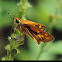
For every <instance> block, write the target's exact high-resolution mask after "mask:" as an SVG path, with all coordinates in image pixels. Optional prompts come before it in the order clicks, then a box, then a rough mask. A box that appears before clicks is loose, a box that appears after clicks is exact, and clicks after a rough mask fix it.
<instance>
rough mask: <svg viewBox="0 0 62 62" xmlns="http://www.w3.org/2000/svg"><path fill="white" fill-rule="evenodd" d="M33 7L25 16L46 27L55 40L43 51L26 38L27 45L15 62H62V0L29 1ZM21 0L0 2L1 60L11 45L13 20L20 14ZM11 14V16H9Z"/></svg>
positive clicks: (21, 48) (22, 47)
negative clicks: (40, 61)
mask: <svg viewBox="0 0 62 62" xmlns="http://www.w3.org/2000/svg"><path fill="white" fill-rule="evenodd" d="M28 1H29V3H30V4H31V5H32V7H31V8H29V9H28V10H27V12H26V14H25V17H26V19H27V20H31V21H33V22H37V23H40V24H43V25H45V26H46V31H47V32H48V33H50V34H52V35H53V36H54V38H55V40H54V41H53V42H48V43H46V45H45V47H44V48H43V49H42V45H43V44H42V43H41V44H40V46H38V45H37V44H36V42H35V41H34V40H33V39H32V38H30V37H27V36H26V39H25V45H24V46H23V45H22V46H20V47H19V48H18V49H19V50H20V51H21V52H20V53H19V54H18V55H17V56H16V57H15V60H62V0H28ZM19 2H20V0H0V59H1V58H2V57H4V56H5V55H6V50H5V49H4V47H5V46H6V45H7V44H8V43H9V41H8V39H7V38H8V36H10V34H11V28H12V27H11V25H12V22H13V18H14V17H16V14H18V13H19V10H20V7H19V6H18V5H17V3H19ZM8 13H10V15H8Z"/></svg>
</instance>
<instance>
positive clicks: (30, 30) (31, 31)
mask: <svg viewBox="0 0 62 62" xmlns="http://www.w3.org/2000/svg"><path fill="white" fill-rule="evenodd" d="M24 27H26V28H27V29H28V30H29V32H30V33H31V34H32V33H34V34H36V35H37V34H39V33H37V32H35V31H33V30H32V29H30V27H29V26H24Z"/></svg>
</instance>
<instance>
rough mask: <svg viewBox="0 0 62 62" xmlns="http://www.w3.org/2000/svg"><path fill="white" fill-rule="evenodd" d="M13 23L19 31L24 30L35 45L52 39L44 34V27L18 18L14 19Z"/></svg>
mask: <svg viewBox="0 0 62 62" xmlns="http://www.w3.org/2000/svg"><path fill="white" fill-rule="evenodd" d="M14 22H15V23H16V24H17V26H19V29H20V31H22V30H24V31H25V32H26V33H27V34H28V35H30V36H31V37H32V38H33V39H34V40H35V41H36V43H37V44H40V42H50V41H52V40H53V39H54V37H53V36H52V35H50V34H48V33H46V32H45V29H46V27H45V26H44V25H41V24H38V23H35V22H32V21H29V20H22V19H20V18H18V17H15V18H14Z"/></svg>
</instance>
